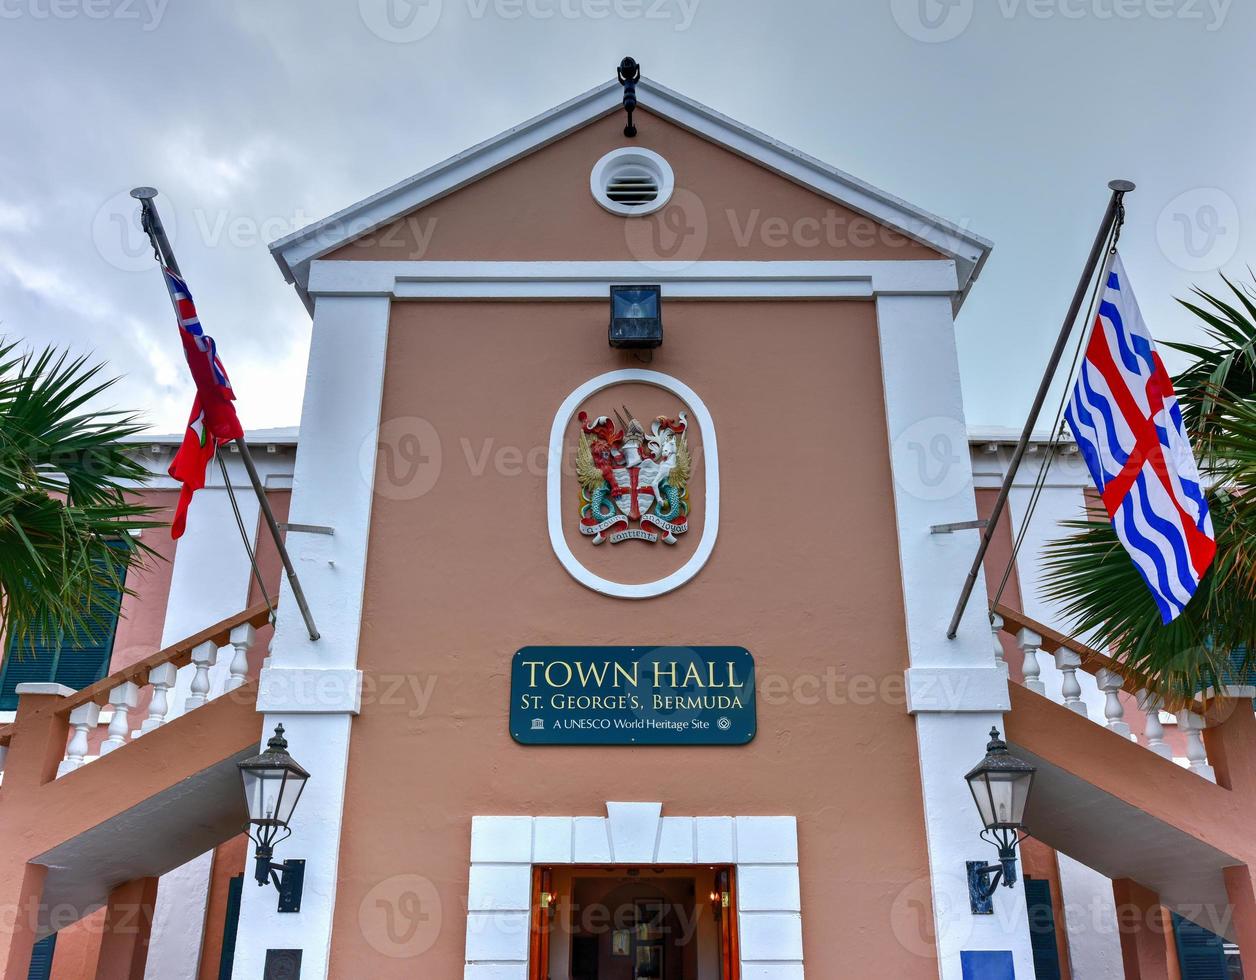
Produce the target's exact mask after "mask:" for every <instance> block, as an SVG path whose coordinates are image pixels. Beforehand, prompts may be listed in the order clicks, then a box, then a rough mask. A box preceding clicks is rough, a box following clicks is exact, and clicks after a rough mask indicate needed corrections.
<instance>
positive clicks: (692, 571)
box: [545, 368, 720, 599]
mask: <svg viewBox="0 0 1256 980" xmlns="http://www.w3.org/2000/svg"><path fill="white" fill-rule="evenodd" d="M631 383H637V384H647V385H654V386H655V387H656V388H662V389H663V390H664V391H670V392H671V393H672V394H673V395H675V396H676V397H677V398H679V399H680V400H681V401H683V402H684V403H685V405H686V407H687V408H688V409H689V410H690V411H691V412H693V416H694V419H695V421H696V422H697V423H698V431H699V432H701V433H702V457H703V460H704V462H705V471H704V472H705V477H704V483H705V490H706V499H705V501H704V503H703V506H704V511H703V516H702V537H701V538H699V539H698V544H697V547H696V548H695V549H694V552H693V554H692V555H690V556H689V560H688V561H686V562H685V563H684V564H683V565H682V566H681V567H680V568H678V569H677V570H676V571H674V572H672V574H670V575H667V576H664V577H663V578H661V579H656V580H655V581H653V582H639V583H632V584H629V583H624V582H613V581H611V580H610V579H606V578H602V577H601V576H600V575H595V574H594V573H593V572H591V571H589V570H588V569H587V568H585V566H584V565H583V564H581V562H580V559H579V558H577V557H576V555H575V553H574V552H573V551H572V550H571V547H570V546H569V545H568V544H567V537H566V535H565V534H564V533H563V521H564V519H565V518H566V517H567V512H566V510H565V509H564V507H563V437H564V435H565V434H566V432H567V426H568V425H570V424H571V420H572V418H573V417H574V416H575V414H576V410H577V409H578V408H579V407H580V406H581V405H583V404H584V403H585V402H586V401H588V399H589V398H591V397H592V396H593V395H596V394H597V393H598V392H599V391H603V390H604V389H606V388H610V387H611V386H612V385H618V384H631ZM545 496H546V509H547V512H548V517H549V537H550V546H551V547H552V548H553V549H554V554H555V555H557V556H558V560H559V561H560V562H561V563H562V566H563V568H565V569H567V571H568V573H569V574H570V575H571V577H572V578H574V579H575V580H576V581H577V582H579V583H580V584H581V585H583V586H586V587H587V588H590V589H592V590H593V591H595V592H601V593H602V594H603V595H609V596H614V597H615V598H618V599H649V598H651V597H653V596H657V595H663V594H664V593H665V592H671V591H672V590H673V589H677V588H679V587H680V586H682V585H684V584H685V583H686V582H688V581H689V580H690V579H691V578H693V577H694V576H695V575H697V574H698V572H700V571H701V570H702V566H703V565H705V564H706V563H707V559H708V558H710V557H711V552H712V551H713V550H714V549H715V538H716V536H717V535H718V534H719V530H720V454H719V448H718V446H717V444H716V439H715V421H714V420H713V419H712V418H711V413H710V412H709V411H708V410H707V407H706V404H705V403H704V402H703V401H702V399H701V398H699V397H698V393H697V392H695V391H694V390H693V389H692V388H690V387H689V386H688V385H687V384H685V383H684V382H683V381H680V380H679V379H677V378H673V377H672V376H671V375H670V374H663V373H662V372H659V371H646V370H642V369H638V368H624V369H623V370H620V371H608V372H607V373H606V374H599V375H598V376H597V377H596V378H590V379H589V380H588V381H586V382H585V383H584V384H582V385H581V386H580V387H578V388H577V389H576V390H575V391H573V392H572V393H571V394H570V395H568V396H567V397H566V399H564V400H563V403H562V405H560V406H559V408H558V413H557V414H556V415H555V416H554V425H553V427H552V428H551V429H550V441H549V469H548V473H547V475H546V481H545Z"/></svg>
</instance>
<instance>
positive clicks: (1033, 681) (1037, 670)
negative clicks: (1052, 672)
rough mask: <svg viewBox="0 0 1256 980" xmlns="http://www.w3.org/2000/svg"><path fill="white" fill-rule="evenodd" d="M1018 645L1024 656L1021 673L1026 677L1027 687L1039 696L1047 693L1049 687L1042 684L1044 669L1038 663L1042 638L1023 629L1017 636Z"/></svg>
mask: <svg viewBox="0 0 1256 980" xmlns="http://www.w3.org/2000/svg"><path fill="white" fill-rule="evenodd" d="M1016 645H1017V646H1018V647H1020V648H1021V653H1022V654H1024V657H1025V659H1024V662H1023V663H1022V665H1021V672H1022V673H1023V674H1024V675H1025V686H1026V687H1027V688H1029V689H1030V690H1031V691H1036V692H1037V693H1039V694H1046V693H1047V686H1046V685H1045V684H1043V683H1042V667H1041V666H1040V665H1039V663H1038V651H1039V650H1040V649H1041V648H1042V637H1041V636H1039V635H1038V634H1037V633H1035V632H1034V631H1033V630H1031V629H1026V628H1024V627H1022V628H1021V629H1020V631H1019V632H1017V634H1016Z"/></svg>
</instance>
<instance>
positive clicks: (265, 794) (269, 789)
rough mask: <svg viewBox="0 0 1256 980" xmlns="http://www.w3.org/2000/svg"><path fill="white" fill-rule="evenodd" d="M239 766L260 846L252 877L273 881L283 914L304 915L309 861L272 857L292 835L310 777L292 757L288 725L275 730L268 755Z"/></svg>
mask: <svg viewBox="0 0 1256 980" xmlns="http://www.w3.org/2000/svg"><path fill="white" fill-rule="evenodd" d="M237 765H238V766H239V768H240V776H241V778H242V779H243V780H244V798H245V801H246V802H247V803H248V808H249V828H250V829H249V837H250V838H251V839H252V841H253V843H255V844H256V845H257V850H256V852H255V857H256V859H257V867H256V870H255V871H254V875H253V876H254V878H256V880H257V883H258V884H259V885H266V884H268V883H270V882H272V881H273V882H274V884H275V887H276V888H277V889H278V890H279V911H280V912H300V911H301V891H302V886H303V885H304V883H305V861H303V860H301V859H289V860H287V861H284V862H283V863H282V864H275V863H274V861H273V860H272V858H273V857H274V855H275V845H276V844H277V843H279V842H280V841H283V840H287V838H288V837H290V836H291V835H292V830H291V829H290V828H289V826H288V824H289V822H290V821H291V820H292V812H293V811H294V810H295V809H296V808H297V801H298V800H300V799H301V792H302V790H304V789H305V782H306V780H307V779H309V778H310V774H309V773H308V772H306V771H305V770H304V769H303V768H301V766H299V765H298V764H297V762H296V760H295V759H293V758H292V756H290V755H288V742H287V740H286V739H285V738H284V737H283V725H279V726H277V727H276V728H275V734H274V736H273V737H272V738H271V739H270V741H269V742H267V743H266V751H265V752H263V753H261V754H260V755H255V756H253V757H251V758H249V759H245V760H244V761H243V762H240V763H237Z"/></svg>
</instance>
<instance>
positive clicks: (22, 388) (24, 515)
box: [0, 342, 160, 654]
mask: <svg viewBox="0 0 1256 980" xmlns="http://www.w3.org/2000/svg"><path fill="white" fill-rule="evenodd" d="M17 346H18V345H17V344H15V343H4V342H0V620H2V621H3V627H4V631H5V633H6V634H7V635H8V636H9V637H11V638H12V639H13V640H15V641H16V643H15V647H16V649H17V650H18V651H19V654H20V651H21V650H22V649H30V648H31V647H32V645H33V644H35V643H36V642H39V641H40V640H41V638H46V637H57V636H61V637H66V638H67V639H69V640H70V641H71V642H72V641H73V639H74V638H75V637H77V636H81V635H85V634H88V633H90V631H91V630H92V628H93V627H94V626H96V624H97V621H98V619H99V618H100V617H102V616H104V615H107V614H108V613H107V612H106V610H107V608H108V603H107V601H106V598H105V597H106V596H110V595H116V594H117V593H118V592H120V591H122V586H123V582H124V578H125V573H126V571H127V569H128V568H129V567H131V566H134V565H138V564H141V563H143V562H144V561H145V560H146V558H147V556H149V555H152V554H153V552H152V550H151V549H150V548H148V547H147V546H145V545H143V544H141V543H140V542H139V541H138V540H136V539H135V538H134V537H133V536H132V535H131V534H130V533H129V532H131V531H133V530H137V529H140V528H146V527H156V526H159V523H160V522H158V521H155V520H153V519H151V516H150V515H151V514H152V513H153V510H154V508H151V507H145V506H142V505H139V504H136V503H134V502H131V501H129V500H128V499H127V490H128V487H132V486H135V485H136V484H139V483H141V482H142V481H144V480H145V479H146V475H147V474H146V471H145V469H144V467H143V466H141V465H140V464H139V463H137V462H136V461H135V460H133V459H131V458H130V457H129V456H127V454H126V453H125V451H124V448H123V446H122V445H121V440H122V439H124V438H126V437H127V436H131V435H135V434H136V433H138V432H141V431H142V430H143V428H144V426H143V425H142V424H140V423H139V421H138V420H137V417H136V416H135V415H131V414H127V413H124V412H119V411H116V410H97V409H93V408H90V407H89V405H90V404H92V403H94V401H95V400H96V399H97V398H98V397H99V396H100V395H101V394H102V393H104V392H105V391H106V390H108V389H109V388H110V387H111V386H112V385H113V384H114V382H115V381H116V380H117V379H101V378H100V371H101V367H102V365H99V364H96V365H92V364H89V363H88V361H87V358H86V357H77V358H70V357H69V355H67V354H66V353H64V352H58V351H56V350H55V349H53V348H51V347H49V348H45V349H44V350H43V351H42V352H40V353H38V354H33V353H19V352H18V351H17Z"/></svg>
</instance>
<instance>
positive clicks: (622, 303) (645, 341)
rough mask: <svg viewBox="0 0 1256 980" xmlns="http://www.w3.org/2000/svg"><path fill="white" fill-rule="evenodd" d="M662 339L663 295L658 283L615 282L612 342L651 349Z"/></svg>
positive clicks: (625, 348)
mask: <svg viewBox="0 0 1256 980" xmlns="http://www.w3.org/2000/svg"><path fill="white" fill-rule="evenodd" d="M662 343H663V296H662V289H661V287H659V286H612V287H611V326H610V345H611V346H612V347H617V348H619V349H621V350H651V349H653V348H655V347H659V346H661V345H662Z"/></svg>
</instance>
